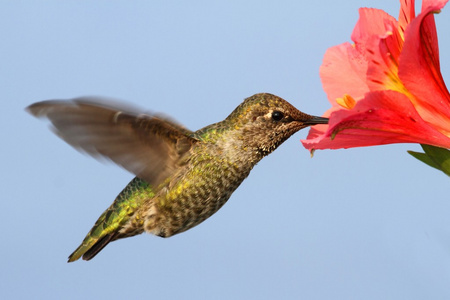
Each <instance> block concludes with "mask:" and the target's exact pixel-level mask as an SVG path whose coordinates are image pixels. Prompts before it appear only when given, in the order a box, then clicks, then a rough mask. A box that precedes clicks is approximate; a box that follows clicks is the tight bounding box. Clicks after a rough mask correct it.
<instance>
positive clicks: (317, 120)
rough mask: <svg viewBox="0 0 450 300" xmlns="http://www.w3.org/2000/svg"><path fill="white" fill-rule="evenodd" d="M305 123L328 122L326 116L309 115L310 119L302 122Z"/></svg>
mask: <svg viewBox="0 0 450 300" xmlns="http://www.w3.org/2000/svg"><path fill="white" fill-rule="evenodd" d="M303 124H305V125H316V124H328V118H323V117H316V116H311V119H309V120H306V121H304V122H303Z"/></svg>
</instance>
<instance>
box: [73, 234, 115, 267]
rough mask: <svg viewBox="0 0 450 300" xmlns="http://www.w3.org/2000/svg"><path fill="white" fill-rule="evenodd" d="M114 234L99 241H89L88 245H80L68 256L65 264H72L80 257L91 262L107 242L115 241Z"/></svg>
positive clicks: (107, 235)
mask: <svg viewBox="0 0 450 300" xmlns="http://www.w3.org/2000/svg"><path fill="white" fill-rule="evenodd" d="M115 237H116V234H115V232H112V233H109V234H106V235H104V236H102V237H101V238H99V239H90V240H89V242H88V243H84V242H83V243H82V244H81V245H80V246H79V247H78V248H77V249H76V250H75V251H74V252H73V253H72V254H70V256H69V260H68V261H67V262H74V261H76V260H78V259H79V258H80V257H83V259H84V260H91V259H92V258H94V256H96V255H97V254H98V253H99V252H100V251H101V250H102V249H103V248H105V246H106V245H108V244H109V242H112V241H114V240H115Z"/></svg>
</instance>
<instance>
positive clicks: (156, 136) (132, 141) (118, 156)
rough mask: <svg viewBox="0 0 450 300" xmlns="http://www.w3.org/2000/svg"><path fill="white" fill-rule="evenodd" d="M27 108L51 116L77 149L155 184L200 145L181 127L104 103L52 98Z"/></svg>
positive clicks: (58, 129) (61, 132)
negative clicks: (113, 163) (111, 162)
mask: <svg viewBox="0 0 450 300" xmlns="http://www.w3.org/2000/svg"><path fill="white" fill-rule="evenodd" d="M27 110H28V111H29V112H30V113H31V114H32V115H34V116H35V117H38V118H48V119H49V120H50V122H51V123H52V124H53V126H54V128H53V130H54V131H55V132H56V134H58V135H59V136H60V137H61V138H62V139H64V140H65V141H66V142H67V143H69V144H70V145H72V146H73V147H75V148H76V149H78V150H81V151H82V152H86V153H88V154H90V155H92V156H93V157H95V158H97V159H100V158H101V157H106V158H108V159H110V160H112V161H113V162H115V163H116V164H118V165H120V166H122V167H123V168H125V169H126V170H128V171H130V172H132V173H134V174H136V175H137V176H138V177H140V178H142V179H144V180H145V181H147V182H148V183H149V184H150V185H152V186H158V185H159V184H160V183H161V182H162V181H163V180H164V179H166V178H167V177H168V176H170V175H171V174H172V173H173V172H174V170H175V169H176V168H177V166H178V163H179V162H180V158H181V157H182V156H183V155H184V154H187V153H188V152H189V150H190V149H191V146H192V145H193V144H194V143H196V142H197V140H196V139H194V138H191V137H190V136H189V135H190V134H191V133H192V132H191V131H189V130H187V129H185V128H183V127H182V126H180V125H177V124H175V123H173V122H170V121H168V120H164V119H161V118H158V117H156V116H152V115H147V114H139V113H137V112H133V109H130V108H129V107H125V106H123V105H122V107H121V105H118V104H116V105H114V106H110V104H107V103H106V102H105V101H102V99H96V98H78V99H74V100H71V101H62V100H49V101H43V102H38V103H35V104H32V105H30V106H29V107H28V108H27Z"/></svg>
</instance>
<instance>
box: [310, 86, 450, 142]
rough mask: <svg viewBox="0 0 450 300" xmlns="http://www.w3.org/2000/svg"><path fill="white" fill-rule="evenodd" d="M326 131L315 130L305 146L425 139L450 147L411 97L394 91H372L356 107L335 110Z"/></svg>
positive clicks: (447, 140) (445, 138) (444, 137)
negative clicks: (421, 115)
mask: <svg viewBox="0 0 450 300" xmlns="http://www.w3.org/2000/svg"><path fill="white" fill-rule="evenodd" d="M323 130H324V129H322V131H323ZM322 131H321V130H318V129H313V130H311V131H310V134H309V135H308V138H307V140H302V143H303V146H304V147H305V148H307V149H310V150H312V149H338V148H351V147H364V146H374V145H383V144H392V143H421V144H428V145H434V146H437V147H444V148H450V138H449V137H448V136H446V135H443V134H442V133H440V132H439V131H438V130H436V129H435V128H433V127H432V126H431V125H430V124H428V123H427V122H425V121H424V120H423V119H422V118H421V117H420V115H419V114H418V113H417V111H416V110H415V108H414V106H413V105H412V103H411V102H410V100H409V99H408V97H406V96H405V95H403V94H401V93H398V92H394V91H376V92H370V93H368V94H366V97H365V98H364V99H363V100H360V101H359V102H358V103H357V104H356V106H355V108H354V109H352V110H343V109H342V110H338V111H335V112H333V113H332V114H331V115H330V124H329V127H328V129H327V131H326V132H325V133H324V134H321V132H322Z"/></svg>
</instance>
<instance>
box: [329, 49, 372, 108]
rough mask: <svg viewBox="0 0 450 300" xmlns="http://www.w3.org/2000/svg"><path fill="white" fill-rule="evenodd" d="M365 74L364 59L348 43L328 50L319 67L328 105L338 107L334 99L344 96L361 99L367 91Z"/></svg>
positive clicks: (365, 65)
mask: <svg viewBox="0 0 450 300" xmlns="http://www.w3.org/2000/svg"><path fill="white" fill-rule="evenodd" d="M366 72H367V61H366V59H365V58H364V57H363V56H362V55H361V54H360V53H359V52H357V51H356V50H355V48H354V47H353V46H352V45H351V44H350V43H344V44H341V45H338V46H335V47H332V48H329V49H328V50H327V52H326V53H325V56H324V58H323V63H322V66H321V67H320V78H321V79H322V85H323V89H324V90H325V92H326V93H327V95H328V100H329V101H330V103H331V104H332V105H333V106H334V107H339V105H338V104H337V103H336V99H337V98H341V97H343V96H344V95H345V94H348V95H350V96H351V97H353V98H354V99H355V100H358V99H361V98H363V97H364V94H365V93H366V92H368V91H369V88H368V86H367V84H366V82H365V74H366Z"/></svg>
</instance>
